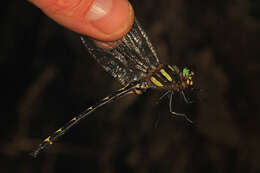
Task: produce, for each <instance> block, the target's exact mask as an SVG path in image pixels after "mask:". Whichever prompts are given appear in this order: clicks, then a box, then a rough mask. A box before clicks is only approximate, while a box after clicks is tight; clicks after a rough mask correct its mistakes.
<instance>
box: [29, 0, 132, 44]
mask: <svg viewBox="0 0 260 173" xmlns="http://www.w3.org/2000/svg"><path fill="white" fill-rule="evenodd" d="M29 1H30V2H31V3H33V4H34V5H36V6H37V7H39V8H40V9H41V10H42V11H43V12H44V13H45V14H46V15H47V16H49V17H50V18H52V19H53V20H55V21H56V22H57V23H59V24H61V25H63V26H65V27H67V28H69V29H70V30H73V31H75V32H78V33H80V34H83V35H88V36H90V37H92V38H95V39H97V40H102V41H114V40H118V39H120V38H121V37H123V36H124V35H125V34H126V33H127V32H128V31H129V30H130V28H131V26H132V24H133V19H134V11H133V8H132V6H131V5H130V3H129V2H128V1H127V0H29Z"/></svg>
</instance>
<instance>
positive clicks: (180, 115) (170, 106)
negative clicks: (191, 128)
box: [169, 92, 193, 123]
mask: <svg viewBox="0 0 260 173" xmlns="http://www.w3.org/2000/svg"><path fill="white" fill-rule="evenodd" d="M173 95H174V93H173V92H171V95H170V101H169V109H170V113H171V114H172V116H174V117H183V118H185V119H186V120H187V121H188V122H189V123H193V121H192V120H191V119H189V118H188V117H187V115H185V114H182V113H178V112H174V111H173V110H172V100H173Z"/></svg>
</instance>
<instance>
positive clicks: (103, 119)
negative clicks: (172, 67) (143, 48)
mask: <svg viewBox="0 0 260 173" xmlns="http://www.w3.org/2000/svg"><path fill="white" fill-rule="evenodd" d="M5 3H6V5H4V4H2V5H1V7H0V8H1V15H0V23H1V27H0V31H1V32H0V34H1V35H0V38H1V41H0V63H1V66H0V75H1V78H0V80H1V85H0V86H1V88H2V89H1V109H0V110H1V112H0V116H1V125H0V127H1V129H0V137H1V138H0V171H1V172H2V173H4V172H8V173H9V172H19V173H25V172H26V173H31V172H37V173H40V172H44V173H46V172H48V173H51V172H55V173H59V172H64V171H68V172H77V173H79V172H105V173H112V172H124V173H128V172H129V173H132V172H139V173H145V172H149V173H151V172H152V173H161V172H165V173H166V172H167V173H168V172H178V173H182V172H185V173H186V172H211V173H214V172H216V173H217V172H221V173H223V172H228V173H231V172H243V173H244V172H250V173H251V172H252V173H253V172H260V138H259V132H260V126H259V122H260V121H259V120H260V117H259V115H260V114H259V106H260V105H259V98H260V94H259V93H260V92H259V89H260V82H259V74H260V73H259V71H260V63H259V62H260V61H259V58H260V46H259V45H260V44H259V43H260V41H259V40H260V35H259V34H260V29H259V28H260V21H259V20H260V3H259V1H257V0H250V1H245V0H212V1H206V0H197V1H188V0H172V1H169V0H168V1H166V0H164V1H156V0H153V1H152V0H142V1H137V0H136V1H132V4H133V6H134V8H135V12H136V16H137V17H138V19H139V21H140V23H141V24H142V25H143V26H144V28H145V30H146V31H147V33H148V35H149V36H150V38H151V40H152V42H153V44H154V46H155V47H156V48H157V50H158V53H159V55H160V60H161V62H162V63H167V64H177V65H180V66H183V65H188V66H189V67H192V68H193V69H195V72H196V78H197V79H196V84H197V85H199V86H200V88H201V89H203V91H201V92H200V93H199V95H198V97H197V98H198V99H197V101H196V102H195V103H194V104H191V105H186V104H184V103H183V101H182V99H178V100H176V105H175V110H176V111H177V112H183V113H186V114H188V115H189V117H190V118H191V119H193V120H194V122H195V123H194V124H193V125H191V124H189V123H188V122H187V121H185V120H183V119H181V118H171V117H170V114H169V109H168V101H167V100H165V101H162V102H161V103H159V104H156V103H157V102H158V98H159V97H160V96H161V94H162V92H158V91H153V90H150V91H148V92H146V93H145V94H143V95H141V96H127V97H125V98H122V99H120V100H118V101H116V102H114V103H111V104H109V105H107V106H105V107H103V108H101V109H100V110H98V111H97V112H95V113H94V114H92V115H93V116H92V117H91V118H89V119H88V120H86V121H84V122H82V123H81V124H79V125H78V126H77V127H75V128H73V129H72V130H71V131H70V133H69V134H67V135H65V136H64V137H63V138H61V139H60V140H59V142H58V143H56V144H55V145H53V146H52V147H50V148H49V149H48V150H46V151H45V152H44V153H42V154H41V155H40V156H39V157H38V158H37V159H33V158H31V157H30V156H29V155H28V153H29V152H30V151H31V150H32V149H33V148H35V147H36V146H37V145H38V144H39V143H40V142H41V140H42V139H44V137H46V136H48V135H49V134H50V133H51V132H53V131H54V130H56V129H57V128H58V127H60V126H61V125H63V124H64V123H65V122H66V121H68V120H70V119H71V118H72V117H73V116H75V115H76V114H77V113H79V112H80V111H82V110H84V109H85V108H87V107H89V106H90V105H91V104H93V103H95V102H97V101H98V100H99V99H100V98H103V97H104V96H106V95H108V94H110V93H111V92H112V91H114V90H116V89H118V88H120V87H121V86H120V84H119V83H118V82H117V81H116V80H114V79H113V78H112V77H111V76H110V75H109V74H107V73H106V72H104V70H103V69H102V68H101V67H100V66H99V65H98V64H97V63H96V62H95V61H94V60H93V59H92V58H91V57H90V56H89V55H88V53H87V52H86V50H84V47H83V46H82V45H81V43H80V41H79V39H78V36H77V35H76V34H75V33H73V32H71V31H69V30H67V29H65V28H63V27H61V26H59V25H58V24H56V23H55V22H54V21H52V20H50V19H49V18H47V17H46V16H45V15H44V14H43V13H42V12H41V11H40V10H39V9H37V8H36V7H34V6H33V5H31V4H29V3H28V2H26V1H21V0H16V1H14V0H13V1H8V2H5ZM158 114H159V115H161V120H160V124H159V127H158V128H154V121H155V119H156V117H157V115H158Z"/></svg>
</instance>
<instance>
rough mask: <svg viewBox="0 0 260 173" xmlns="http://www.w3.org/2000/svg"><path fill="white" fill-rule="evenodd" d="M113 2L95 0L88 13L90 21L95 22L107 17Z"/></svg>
mask: <svg viewBox="0 0 260 173" xmlns="http://www.w3.org/2000/svg"><path fill="white" fill-rule="evenodd" d="M112 1H113V0H95V1H94V2H93V4H92V5H91V7H90V10H89V11H88V13H87V16H86V18H87V20H88V21H95V20H98V19H100V18H102V17H104V16H106V15H107V13H109V12H110V11H111V9H112V3H113V2H112Z"/></svg>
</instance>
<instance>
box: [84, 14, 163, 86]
mask: <svg viewBox="0 0 260 173" xmlns="http://www.w3.org/2000/svg"><path fill="white" fill-rule="evenodd" d="M81 41H82V43H83V44H84V46H85V47H86V48H87V50H88V51H89V53H90V54H91V55H92V56H93V57H94V58H95V59H96V61H97V62H98V63H99V64H100V65H101V66H102V67H103V68H104V69H105V70H106V71H107V72H108V73H110V74H111V75H112V76H113V77H114V78H116V79H117V80H119V82H120V83H121V84H122V85H127V84H129V83H132V82H135V81H139V80H140V79H142V78H144V77H145V76H146V75H147V73H148V72H149V71H150V70H151V69H155V68H156V67H157V66H158V65H159V60H158V57H157V54H156V52H155V50H154V48H153V46H152V44H151V42H150V41H149V39H148V37H147V35H146V33H145V32H144V31H143V29H142V28H141V26H140V24H139V23H138V21H137V20H136V19H135V22H134V24H133V27H132V29H131V30H130V31H129V32H128V34H127V35H125V36H124V37H123V38H122V39H121V40H118V41H117V43H118V44H117V45H116V46H115V47H110V48H101V47H100V46H99V47H98V46H97V41H94V40H93V39H90V38H89V37H87V36H81Z"/></svg>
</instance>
